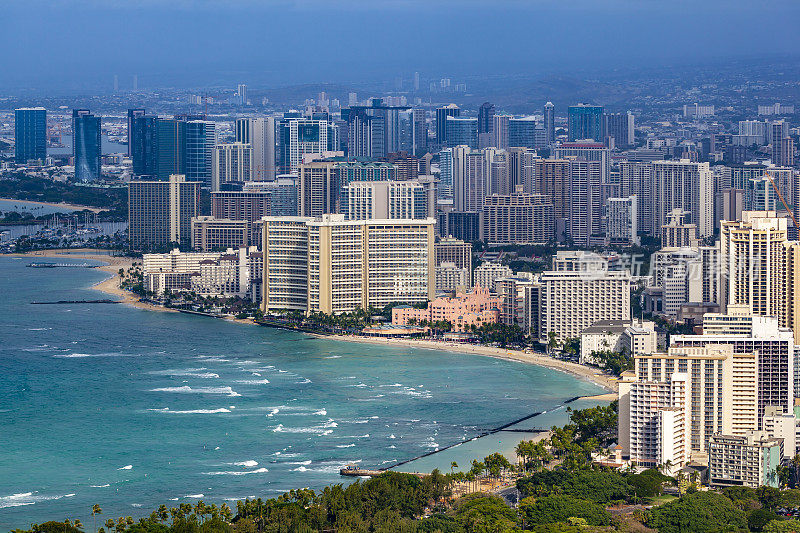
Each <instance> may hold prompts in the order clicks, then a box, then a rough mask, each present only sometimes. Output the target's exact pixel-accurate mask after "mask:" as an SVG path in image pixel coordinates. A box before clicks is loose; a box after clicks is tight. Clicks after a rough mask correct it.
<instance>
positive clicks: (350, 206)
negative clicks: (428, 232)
mask: <svg viewBox="0 0 800 533" xmlns="http://www.w3.org/2000/svg"><path fill="white" fill-rule="evenodd" d="M342 194H343V197H344V198H346V202H347V205H346V210H345V209H344V207H343V209H342V210H343V211H345V215H346V218H347V220H369V219H374V218H379V219H424V218H427V216H428V212H427V211H428V210H427V202H426V201H425V191H424V190H423V187H422V185H421V184H420V183H419V182H418V181H414V180H406V181H351V182H350V183H349V184H347V186H345V187H344V188H343V190H342Z"/></svg>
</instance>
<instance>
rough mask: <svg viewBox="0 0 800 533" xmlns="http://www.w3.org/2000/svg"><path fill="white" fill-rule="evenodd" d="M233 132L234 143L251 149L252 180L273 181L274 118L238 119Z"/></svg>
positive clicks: (274, 172)
mask: <svg viewBox="0 0 800 533" xmlns="http://www.w3.org/2000/svg"><path fill="white" fill-rule="evenodd" d="M235 130H236V142H239V143H246V144H250V145H251V146H252V147H253V179H254V180H256V181H268V180H273V179H275V174H276V171H275V117H259V118H240V119H238V120H237V121H236V127H235ZM329 144H330V143H329Z"/></svg>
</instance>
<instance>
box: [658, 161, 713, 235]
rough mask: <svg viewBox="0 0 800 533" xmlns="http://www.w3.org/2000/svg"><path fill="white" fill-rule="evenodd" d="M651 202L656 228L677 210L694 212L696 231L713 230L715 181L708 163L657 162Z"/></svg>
mask: <svg viewBox="0 0 800 533" xmlns="http://www.w3.org/2000/svg"><path fill="white" fill-rule="evenodd" d="M652 165H653V172H652V181H651V183H652V186H651V187H652V188H651V194H650V201H651V206H652V219H653V224H654V228H653V229H657V228H660V227H661V226H663V225H665V224H666V223H667V215H668V213H670V212H671V211H673V210H674V209H682V210H683V211H688V212H689V213H691V220H690V222H691V223H693V224H695V225H697V234H698V236H700V237H708V236H710V235H712V234H713V233H714V220H713V218H714V180H713V173H712V172H711V167H710V166H709V164H708V163H694V162H692V161H689V160H688V159H681V160H679V161H654V162H653V163H652Z"/></svg>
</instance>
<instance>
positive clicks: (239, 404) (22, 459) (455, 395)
mask: <svg viewBox="0 0 800 533" xmlns="http://www.w3.org/2000/svg"><path fill="white" fill-rule="evenodd" d="M29 262H30V260H29V259H27V258H12V257H2V256H0V272H2V276H0V294H2V298H0V339H1V340H2V342H1V343H0V529H3V530H8V529H11V528H16V527H28V526H29V525H30V524H31V523H32V522H42V521H45V520H51V519H52V520H59V521H63V520H64V519H65V518H70V519H75V518H79V519H81V520H82V521H83V523H84V525H87V526H88V527H91V524H92V521H91V518H90V517H89V513H90V510H91V507H92V505H93V504H99V505H100V506H101V507H102V508H103V521H104V520H105V519H106V518H109V517H118V516H129V515H130V516H134V517H137V516H144V515H148V514H149V513H150V511H152V510H153V509H155V508H156V507H157V506H158V505H159V504H162V503H163V504H166V505H167V506H172V505H176V504H177V503H180V502H196V501H197V500H198V499H203V500H204V501H205V502H206V503H217V504H221V503H223V502H228V503H233V502H235V500H237V499H243V498H246V497H275V496H277V495H279V494H281V493H283V492H285V491H288V490H289V489H292V488H299V487H311V488H315V489H318V488H321V487H324V486H326V485H328V484H332V483H349V482H351V480H349V479H342V478H340V476H339V475H338V471H339V468H341V467H342V466H344V465H346V464H358V465H360V466H363V467H369V468H378V467H386V466H389V465H392V464H393V463H395V462H398V461H401V460H406V459H410V458H413V457H416V456H419V455H421V454H424V453H426V452H429V451H433V450H435V449H437V448H441V447H445V446H448V445H450V444H453V443H456V442H460V441H463V440H467V439H471V438H472V437H474V436H476V435H478V434H480V433H482V432H483V431H485V430H487V429H490V428H494V427H497V426H500V425H502V424H505V423H508V422H511V421H513V420H515V419H518V418H520V417H523V416H525V415H528V414H531V413H534V412H540V411H544V410H548V411H550V412H551V414H552V413H553V412H558V413H561V415H559V416H560V418H559V417H556V418H551V419H548V420H547V423H548V424H551V423H560V422H563V421H564V420H565V417H566V415H565V409H564V408H563V407H561V408H559V406H561V405H563V403H564V401H565V400H566V399H568V398H572V397H575V396H584V395H592V394H598V393H600V392H602V390H601V389H600V388H599V387H598V386H596V385H594V384H592V383H588V382H585V381H581V380H579V379H577V378H574V377H572V376H570V375H567V374H564V373H562V372H558V371H555V370H551V369H547V368H542V367H537V366H533V365H526V364H522V363H516V362H509V361H502V360H497V359H492V358H488V357H482V356H477V355H468V354H456V353H449V352H443V351H436V350H423V349H412V348H405V347H384V346H375V345H369V344H361V343H349V342H343V341H338V340H327V339H318V338H314V337H310V336H307V335H303V334H299V333H294V332H288V331H281V330H274V329H268V328H261V327H256V326H250V325H242V324H236V323H231V322H227V321H223V320H215V319H209V318H205V317H197V316H191V315H185V314H179V313H161V312H153V311H147V310H141V309H136V308H132V307H129V306H124V305H115V304H104V305H103V304H94V305H93V304H68V305H31V304H30V302H31V301H34V300H38V301H42V300H47V301H55V300H82V299H96V298H98V297H102V296H103V295H101V294H100V293H97V292H96V291H93V290H91V289H90V287H91V285H93V284H94V283H97V282H98V281H100V280H102V279H103V278H104V277H106V276H108V274H107V273H104V272H102V271H99V270H95V269H79V268H72V269H57V268H56V269H34V268H26V266H25V265H27V264H28V263H29ZM81 262H82V260H81ZM554 409H555V410H556V411H553V410H554ZM533 420H534V421H535V420H536V419H533ZM536 425H537V424H536V423H535V422H533V421H532V422H531V425H530V426H529V427H535V426H536ZM517 435H519V434H513V433H512V434H508V435H505V436H504V437H503V439H505V443H502V442H500V440H503V439H498V437H497V435H494V436H492V437H487V438H486V439H494V440H498V444H497V446H501V447H503V446H504V447H505V448H508V449H510V448H513V443H512V442H511V440H513V439H516V438H518V437H517ZM480 441H483V445H482V446H483V447H482V448H480V449H479V451H480V452H481V453H483V452H484V451H485V450H491V449H492V448H494V446H495V445H494V444H493V441H492V440H484V439H480ZM475 442H478V441H475ZM469 444H473V443H469ZM468 448H469V447H468V446H466V445H464V446H463V448H462V447H458V448H451V449H450V450H447V452H445V453H446V454H447V463H446V465H448V466H449V461H450V460H459V461H460V462H461V461H463V462H465V463H464V464H465V465H466V463H467V462H468V461H469V456H468ZM462 449H463V451H460V450H462ZM471 449H472V450H473V453H477V452H475V449H476V448H475V447H474V446H473V447H472V448H471ZM459 454H461V455H459ZM465 454H466V455H465ZM438 455H439V454H436V455H433V456H430V457H428V458H426V459H425V460H421V462H420V463H417V466H420V465H421V466H420V468H422V467H431V466H432V465H433V466H439V465H438V464H435V461H433V462H432V458H436V457H437V456H438ZM451 457H452V459H451ZM412 465H414V463H412ZM406 466H409V465H406Z"/></svg>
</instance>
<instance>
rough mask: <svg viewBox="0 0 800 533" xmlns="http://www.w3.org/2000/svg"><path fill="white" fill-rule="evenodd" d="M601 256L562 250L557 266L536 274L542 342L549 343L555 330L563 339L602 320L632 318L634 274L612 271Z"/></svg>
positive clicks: (560, 340) (555, 262)
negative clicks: (632, 281) (632, 275)
mask: <svg viewBox="0 0 800 533" xmlns="http://www.w3.org/2000/svg"><path fill="white" fill-rule="evenodd" d="M597 259H601V258H598V257H597V256H594V255H593V254H585V255H583V254H581V255H578V256H576V254H575V253H574V252H572V253H570V252H558V254H556V257H555V258H553V270H550V271H547V272H543V273H542V274H540V275H539V276H538V277H537V278H536V280H535V282H534V283H535V285H537V286H538V311H537V313H538V317H539V324H538V328H537V333H538V335H539V340H540V342H544V343H547V342H548V341H549V338H550V335H551V333H552V334H553V335H555V338H556V339H557V340H558V341H559V342H563V341H565V340H567V339H571V338H577V337H580V335H581V332H582V331H584V330H585V329H586V328H588V327H590V326H591V325H592V324H595V323H596V322H598V321H600V320H627V321H629V320H630V318H631V310H630V303H631V276H630V274H629V273H628V271H627V270H625V271H609V270H608V263H607V262H605V261H602V260H601V261H597Z"/></svg>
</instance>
